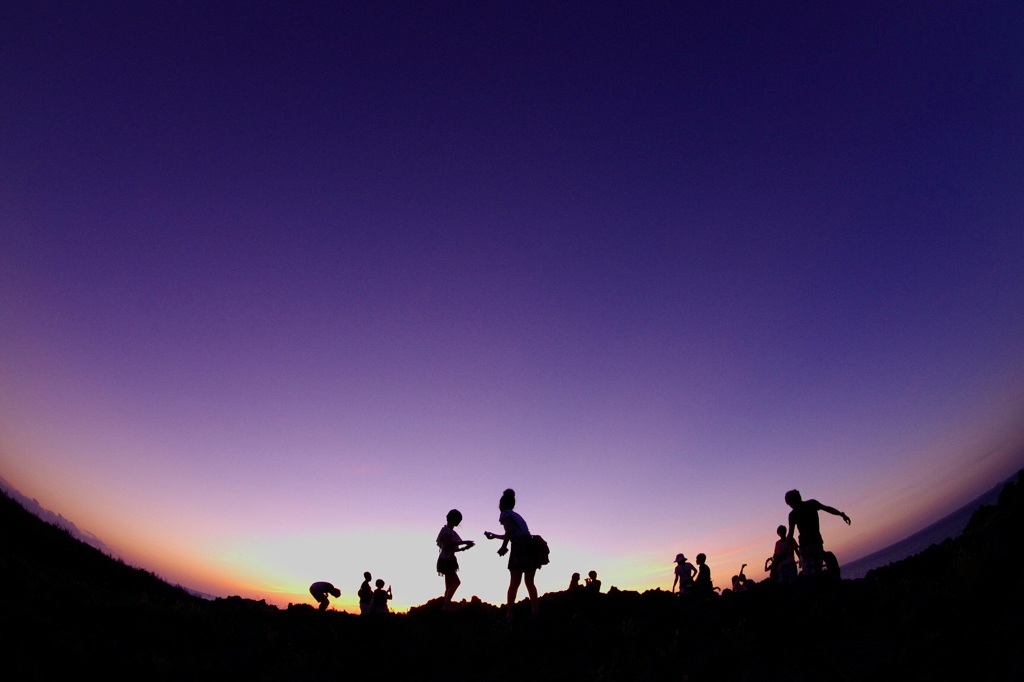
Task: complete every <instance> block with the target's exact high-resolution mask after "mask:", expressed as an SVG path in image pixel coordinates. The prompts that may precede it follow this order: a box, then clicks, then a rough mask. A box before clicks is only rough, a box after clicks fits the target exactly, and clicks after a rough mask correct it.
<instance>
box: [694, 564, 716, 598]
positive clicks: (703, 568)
mask: <svg viewBox="0 0 1024 682" xmlns="http://www.w3.org/2000/svg"><path fill="white" fill-rule="evenodd" d="M707 560H708V558H707V556H705V555H704V554H698V555H697V579H696V580H694V581H693V593H694V594H699V595H702V596H708V595H710V594H714V591H715V588H714V587H713V586H712V583H711V567H710V566H708V564H707Z"/></svg>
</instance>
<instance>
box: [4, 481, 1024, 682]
mask: <svg viewBox="0 0 1024 682" xmlns="http://www.w3.org/2000/svg"><path fill="white" fill-rule="evenodd" d="M1022 524H1024V472H1021V473H1020V474H1018V476H1017V478H1016V480H1015V481H1014V482H1012V483H1010V484H1008V485H1007V486H1005V487H1004V488H1003V490H1002V492H1001V493H1000V495H999V500H998V504H997V505H989V506H984V507H981V508H979V509H978V510H977V511H976V512H975V514H974V515H973V516H972V518H971V521H970V523H969V524H968V526H967V528H966V529H965V530H964V532H963V533H962V534H961V535H960V536H959V537H957V538H955V539H950V540H946V541H944V542H942V543H940V544H936V545H933V546H931V547H929V548H928V549H927V550H925V551H924V552H921V553H920V554H918V555H915V556H913V557H910V558H908V559H906V560H904V561H900V562H896V563H893V564H890V565H888V566H885V567H882V568H878V569H875V570H873V571H871V572H869V573H868V575H867V576H866V577H865V578H864V579H860V580H843V581H831V582H830V581H802V582H800V583H798V584H797V585H795V586H792V587H790V588H783V587H780V586H775V585H770V584H766V583H761V584H759V585H756V586H755V587H754V588H753V589H752V590H751V591H750V592H745V593H732V592H730V591H728V590H726V591H724V593H723V594H722V595H721V596H718V595H715V596H712V597H708V598H704V599H689V598H680V597H679V596H677V595H673V594H670V593H668V592H665V591H663V590H649V591H647V592H644V593H642V594H641V593H637V592H631V591H621V590H618V589H616V588H614V587H612V588H611V589H609V591H608V592H607V593H601V594H591V593H587V592H584V591H580V592H572V593H570V592H557V593H550V594H546V595H543V596H542V597H541V613H540V615H539V616H538V617H537V618H531V617H530V615H529V607H528V606H527V605H526V604H520V605H519V606H520V607H522V609H521V610H520V611H519V612H518V613H517V617H516V618H515V619H514V620H513V621H512V622H511V623H508V622H506V620H505V618H504V615H503V612H502V610H500V609H499V608H497V607H496V606H493V605H490V604H486V603H483V602H480V601H479V600H473V601H469V602H467V601H462V602H459V603H457V604H456V608H455V610H454V611H452V612H442V611H441V610H440V608H439V606H440V604H439V600H434V601H432V602H430V603H428V604H424V605H423V606H420V607H416V608H414V609H412V610H411V611H410V613H409V614H397V615H396V614H391V615H385V616H379V617H363V616H356V615H352V614H347V613H340V612H333V611H328V612H326V613H320V612H317V611H316V610H314V608H313V607H312V606H311V605H308V604H301V605H294V606H290V607H289V608H287V609H278V608H276V607H274V606H270V605H268V604H266V603H265V602H262V601H259V602H257V601H252V600H248V599H242V598H240V597H229V598H227V599H217V600H214V601H206V600H202V599H198V598H196V597H195V596H193V595H192V594H190V593H189V592H187V591H186V590H184V589H181V588H177V587H174V586H171V585H168V584H167V583H165V582H164V581H162V580H160V579H159V578H158V577H156V576H154V575H153V574H151V573H148V572H146V571H142V570H139V569H135V568H132V567H130V566H127V565H125V564H124V563H122V562H119V561H117V560H114V559H111V558H110V557H108V556H106V555H105V554H103V553H102V552H100V551H98V550H96V549H95V548H92V547H89V546H87V545H85V544H84V543H82V542H80V541H78V540H76V539H74V538H73V537H71V535H69V534H68V532H67V531H65V530H63V529H61V528H57V527H56V526H53V525H49V524H46V523H44V522H43V521H41V520H40V519H38V518H36V517H35V516H33V515H32V514H30V513H29V512H27V511H26V510H25V509H24V508H23V507H22V506H20V505H19V504H18V503H17V502H15V501H14V500H12V499H11V498H10V497H7V496H0V548H2V553H0V589H2V591H3V592H2V605H3V611H2V617H0V642H3V644H4V649H5V651H6V652H7V653H6V654H5V657H4V659H3V661H2V664H0V665H2V668H0V669H2V670H3V671H4V672H5V674H6V675H8V676H9V679H18V680H21V679H52V678H55V677H58V676H69V675H73V676H74V677H76V678H78V677H82V676H86V675H94V674H100V675H103V676H104V677H108V678H115V679H122V678H145V679H153V678H167V679H186V678H187V679H210V678H228V679H239V678H246V679H256V680H264V679H323V678H332V679H333V678H336V677H338V676H345V677H350V678H351V677H354V678H356V679H382V680H383V679H388V680H390V679H393V678H396V677H403V678H411V679H417V680H431V679H437V680H446V681H451V680H509V681H512V680H522V679H530V680H576V679H584V680H586V679H593V680H598V679H599V680H638V679H639V680H646V679H659V680H661V679H688V680H693V681H697V680H758V681H759V682H760V681H763V680H766V679H767V680H776V679H778V680H787V681H789V680H811V679H814V680H821V679H831V678H839V679H855V680H860V679H875V678H877V679H892V678H894V677H908V678H910V679H955V678H965V679H971V680H979V679H981V680H986V679H993V680H994V679H1000V680H1002V679H1021V678H1022V677H1024V652H1022V650H1021V647H1020V646H1019V621H1020V613H1021V607H1022V606H1024V581H1022V580H1021V578H1022V577H1024V576H1022V575H1021V573H1022V568H1021V562H1020V559H1021V552H1022V549H1021V546H1020V541H1019V540H1020V536H1021V533H1020V531H1021V528H1022ZM712 569H713V570H714V567H712ZM724 573H725V572H724V571H717V572H716V573H715V575H716V582H718V583H719V584H723V583H724V579H723V576H724ZM494 579H495V580H496V581H501V580H502V579H503V576H501V575H500V574H496V575H495V576H494Z"/></svg>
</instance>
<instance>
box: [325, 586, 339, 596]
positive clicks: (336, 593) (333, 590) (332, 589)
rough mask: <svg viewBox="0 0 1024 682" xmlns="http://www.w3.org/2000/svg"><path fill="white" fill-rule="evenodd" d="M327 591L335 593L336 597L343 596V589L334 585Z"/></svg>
mask: <svg viewBox="0 0 1024 682" xmlns="http://www.w3.org/2000/svg"><path fill="white" fill-rule="evenodd" d="M327 591H328V592H330V593H331V594H333V595H334V596H335V597H340V596H341V590H339V589H338V588H337V587H332V588H331V589H329V590H327Z"/></svg>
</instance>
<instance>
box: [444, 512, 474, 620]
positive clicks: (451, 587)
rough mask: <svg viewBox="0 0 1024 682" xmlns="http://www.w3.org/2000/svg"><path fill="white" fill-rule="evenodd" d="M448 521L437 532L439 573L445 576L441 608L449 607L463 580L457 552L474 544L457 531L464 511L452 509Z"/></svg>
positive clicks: (446, 518) (447, 517)
mask: <svg viewBox="0 0 1024 682" xmlns="http://www.w3.org/2000/svg"><path fill="white" fill-rule="evenodd" d="M445 520H446V521H447V523H445V525H443V526H442V527H441V532H439V533H438V534H437V547H438V550H439V553H438V555H437V574H438V575H443V576H444V601H443V602H442V604H441V608H448V606H449V604H451V602H452V596H453V595H454V594H455V590H457V589H459V585H461V584H462V581H461V580H459V560H458V559H457V558H456V557H455V553H456V552H464V551H466V550H467V549H469V548H470V547H472V546H473V545H474V543H473V541H472V540H463V539H462V538H460V537H459V534H458V533H456V532H455V526H457V525H459V524H460V523H462V512H460V511H459V510H458V509H452V510H451V511H450V512H448V515H447V516H446V517H445Z"/></svg>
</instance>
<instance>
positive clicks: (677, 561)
mask: <svg viewBox="0 0 1024 682" xmlns="http://www.w3.org/2000/svg"><path fill="white" fill-rule="evenodd" d="M680 561H686V557H685V556H683V555H682V554H676V563H677V564H678V563H679V562H680Z"/></svg>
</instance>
